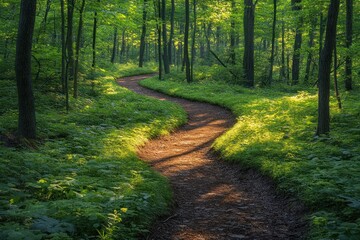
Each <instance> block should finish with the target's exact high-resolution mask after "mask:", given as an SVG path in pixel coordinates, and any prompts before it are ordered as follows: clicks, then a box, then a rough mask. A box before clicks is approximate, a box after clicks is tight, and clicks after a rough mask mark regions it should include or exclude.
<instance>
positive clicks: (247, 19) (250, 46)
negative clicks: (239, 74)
mask: <svg viewBox="0 0 360 240" xmlns="http://www.w3.org/2000/svg"><path fill="white" fill-rule="evenodd" d="M244 4H245V8H244V41H245V42H244V44H245V49H244V59H243V68H244V80H245V84H246V86H248V87H253V86H254V23H255V5H254V4H253V0H244Z"/></svg>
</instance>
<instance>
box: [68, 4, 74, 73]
mask: <svg viewBox="0 0 360 240" xmlns="http://www.w3.org/2000/svg"><path fill="white" fill-rule="evenodd" d="M74 8H75V0H68V4H67V13H68V16H67V35H66V45H67V65H68V78H71V79H72V78H73V76H74V50H73V18H74Z"/></svg>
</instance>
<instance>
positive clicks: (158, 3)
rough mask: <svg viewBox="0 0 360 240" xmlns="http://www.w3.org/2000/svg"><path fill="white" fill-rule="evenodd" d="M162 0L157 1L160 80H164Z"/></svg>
mask: <svg viewBox="0 0 360 240" xmlns="http://www.w3.org/2000/svg"><path fill="white" fill-rule="evenodd" d="M160 1H161V0H158V1H157V20H158V22H157V24H156V28H157V32H158V39H157V40H158V44H157V45H158V61H159V80H162V75H163V72H162V71H163V69H162V63H163V61H162V57H161V46H162V45H161V44H162V43H161V2H160ZM155 13H156V8H155Z"/></svg>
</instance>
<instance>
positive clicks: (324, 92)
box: [316, 0, 340, 135]
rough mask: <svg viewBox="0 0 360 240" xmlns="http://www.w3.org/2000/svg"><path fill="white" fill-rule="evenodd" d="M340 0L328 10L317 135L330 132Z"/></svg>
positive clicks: (335, 1)
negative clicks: (333, 67) (332, 78)
mask: <svg viewBox="0 0 360 240" xmlns="http://www.w3.org/2000/svg"><path fill="white" fill-rule="evenodd" d="M339 5H340V0H331V3H330V6H329V10H328V20H327V26H326V36H325V44H324V48H323V49H322V51H321V57H320V66H319V77H318V82H319V106H318V114H319V116H318V126H317V131H316V134H317V135H321V134H328V133H329V132H330V106H329V100H330V71H331V59H332V53H333V51H334V48H335V43H336V25H337V18H338V13H339Z"/></svg>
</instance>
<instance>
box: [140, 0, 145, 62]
mask: <svg viewBox="0 0 360 240" xmlns="http://www.w3.org/2000/svg"><path fill="white" fill-rule="evenodd" d="M146 19H147V0H144V5H143V19H142V30H141V37H140V54H139V67H143V66H144V55H145V45H146V42H145V38H146V21H147V20H146Z"/></svg>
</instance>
